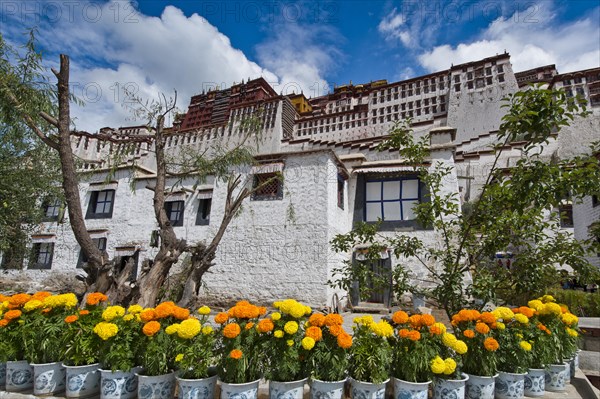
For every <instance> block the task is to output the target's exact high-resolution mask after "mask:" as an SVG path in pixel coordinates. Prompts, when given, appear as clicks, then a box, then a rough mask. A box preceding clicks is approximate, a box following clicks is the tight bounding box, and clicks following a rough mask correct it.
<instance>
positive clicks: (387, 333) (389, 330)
mask: <svg viewBox="0 0 600 399" xmlns="http://www.w3.org/2000/svg"><path fill="white" fill-rule="evenodd" d="M371 331H373V332H374V333H375V334H376V335H378V336H380V337H384V338H387V337H391V336H393V335H394V328H393V327H392V326H391V325H390V323H388V322H387V321H385V320H381V321H379V322H377V323H373V324H371Z"/></svg>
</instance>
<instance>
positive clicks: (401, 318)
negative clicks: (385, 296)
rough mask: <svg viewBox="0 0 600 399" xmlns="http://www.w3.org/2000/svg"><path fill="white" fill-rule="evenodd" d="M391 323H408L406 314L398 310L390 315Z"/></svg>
mask: <svg viewBox="0 0 600 399" xmlns="http://www.w3.org/2000/svg"><path fill="white" fill-rule="evenodd" d="M392 321H393V322H394V323H396V324H405V323H408V313H406V312H405V311H403V310H398V311H397V312H394V314H393V315H392Z"/></svg>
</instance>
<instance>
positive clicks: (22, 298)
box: [8, 294, 31, 306]
mask: <svg viewBox="0 0 600 399" xmlns="http://www.w3.org/2000/svg"><path fill="white" fill-rule="evenodd" d="M30 299H31V295H29V294H14V295H13V296H11V297H10V299H9V300H8V303H9V304H11V305H13V306H23V305H25V303H27V301H29V300H30Z"/></svg>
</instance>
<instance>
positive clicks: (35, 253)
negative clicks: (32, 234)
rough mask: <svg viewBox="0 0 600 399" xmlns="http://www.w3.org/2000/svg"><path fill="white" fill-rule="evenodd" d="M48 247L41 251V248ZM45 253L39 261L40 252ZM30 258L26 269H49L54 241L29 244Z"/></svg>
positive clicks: (52, 256) (52, 257)
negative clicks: (41, 260) (42, 259)
mask: <svg viewBox="0 0 600 399" xmlns="http://www.w3.org/2000/svg"><path fill="white" fill-rule="evenodd" d="M43 248H44V249H48V248H49V250H46V251H44V252H42V249H43ZM42 253H43V254H45V258H44V261H43V262H40V256H41V254H42ZM30 256H31V258H30V259H29V265H28V267H27V268H28V269H37V270H49V269H51V268H52V260H53V259H54V243H53V242H36V243H34V244H33V245H32V246H31V255H30Z"/></svg>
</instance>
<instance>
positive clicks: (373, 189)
mask: <svg viewBox="0 0 600 399" xmlns="http://www.w3.org/2000/svg"><path fill="white" fill-rule="evenodd" d="M419 199H420V188H419V179H418V178H414V177H410V178H395V179H386V180H367V181H366V187H365V208H364V209H365V211H364V212H365V213H364V217H365V218H364V220H365V221H367V222H375V221H377V219H381V220H383V221H401V220H414V219H415V218H416V216H415V213H414V211H413V207H414V206H415V205H417V204H418V203H419Z"/></svg>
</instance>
